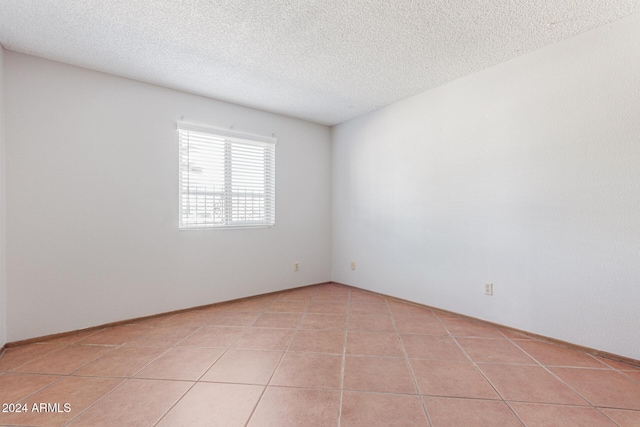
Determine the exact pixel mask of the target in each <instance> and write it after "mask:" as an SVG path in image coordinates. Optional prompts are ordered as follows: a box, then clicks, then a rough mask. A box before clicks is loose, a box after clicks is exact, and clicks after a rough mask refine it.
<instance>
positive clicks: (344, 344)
mask: <svg viewBox="0 0 640 427" xmlns="http://www.w3.org/2000/svg"><path fill="white" fill-rule="evenodd" d="M350 308H351V289H349V290H348V291H347V312H346V314H345V323H344V339H343V341H342V363H341V365H340V400H339V401H338V427H340V425H341V423H342V399H343V397H344V369H345V366H346V362H347V335H348V334H349V313H350Z"/></svg>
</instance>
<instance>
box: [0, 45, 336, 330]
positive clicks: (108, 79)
mask: <svg viewBox="0 0 640 427" xmlns="http://www.w3.org/2000/svg"><path fill="white" fill-rule="evenodd" d="M5 73H6V74H5V79H6V86H5V90H6V104H5V110H6V159H7V164H6V168H7V169H6V198H7V213H6V215H7V255H6V268H7V301H8V304H7V340H8V341H9V342H12V341H16V340H21V339H25V338H30V337H36V336H42V335H46V334H52V333H57V332H63V331H69V330H75V329H79V328H84V327H89V326H93V325H99V324H103V323H106V322H112V321H117V320H122V319H127V318H133V317H138V316H144V315H149V314H154V313H159V312H164V311H168V310H175V309H181V308H186V307H192V306H198V305H203V304H208V303H213V302H217V301H222V300H228V299H233V298H239V297H244V296H248V295H254V294H259V293H264V292H271V291H276V290H280V289H285V288H290V287H296V286H302V285H307V284H312V283H318V282H324V281H328V280H330V278H331V266H330V262H331V260H330V219H331V218H330V215H331V212H330V160H331V158H330V148H331V145H330V130H329V128H327V127H324V126H320V125H316V124H312V123H309V122H304V121H301V120H295V119H290V118H286V117H283V116H279V115H276V114H270V113H265V112H261V111H257V110H253V109H249V108H244V107H240V106H237V105H232V104H228V103H224V102H218V101H214V100H211V99H207V98H202V97H198V96H193V95H189V94H185V93H182V92H178V91H174V90H169V89H165V88H160V87H157V86H153V85H148V84H144V83H140V82H137V81H132V80H127V79H123V78H119V77H115V76H110V75H107V74H102V73H98V72H93V71H89V70H85V69H80V68H75V67H72V66H68V65H63V64H60V63H55V62H51V61H47V60H44V59H39V58H35V57H30V56H25V55H21V54H17V53H13V52H5ZM181 118H183V120H184V121H188V122H192V123H198V124H202V125H208V126H215V127H222V128H229V127H230V126H234V129H236V130H238V131H241V132H247V133H255V134H261V135H267V136H271V135H272V133H275V135H276V137H277V138H278V145H277V149H276V150H277V152H276V175H277V178H276V192H277V195H276V226H275V227H273V228H259V229H249V230H215V231H211V230H209V231H178V217H177V216H178V206H177V203H178V188H177V182H178V157H177V156H178V151H177V144H178V138H177V131H176V121H178V120H180V119H181ZM294 262H299V263H300V271H299V272H297V273H294V271H293V264H294Z"/></svg>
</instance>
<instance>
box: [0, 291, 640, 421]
mask: <svg viewBox="0 0 640 427" xmlns="http://www.w3.org/2000/svg"><path fill="white" fill-rule="evenodd" d="M0 402H3V403H7V404H9V403H19V404H20V405H19V406H20V407H24V406H23V405H25V404H26V407H27V409H28V413H6V412H5V413H0V424H1V425H38V426H40V425H46V426H61V425H70V426H127V425H132V426H147V425H148V426H153V425H159V426H182V425H184V426H198V425H202V426H225V427H228V426H250V427H255V426H277V427H285V426H341V427H351V426H367V427H371V426H402V427H407V426H434V427H440V426H465V427H466V426H501V427H504V426H522V425H526V426H531V427H532V426H562V427H564V426H580V427H588V426H603V427H605V426H640V368H636V367H632V366H627V365H624V364H621V363H616V362H612V361H608V360H605V359H599V358H596V357H593V356H590V355H588V354H585V353H581V352H578V351H574V350H568V349H565V348H561V347H557V346H554V345H551V344H547V343H544V342H541V341H536V340H533V339H530V338H527V337H525V336H522V335H519V334H516V333H513V332H509V331H506V330H500V329H497V328H494V327H492V326H487V325H483V324H480V323H476V322H472V321H469V320H467V319H464V318H461V317H458V316H454V315H451V314H443V313H440V312H437V311H432V310H429V309H426V308H421V307H417V306H414V305H409V304H404V303H400V302H397V301H394V300H392V299H387V298H384V297H381V296H379V295H375V294H372V293H369V292H366V291H362V290H358V289H354V288H349V287H345V286H341V285H336V284H328V285H320V286H314V287H309V288H303V289H299V290H294V291H289V292H281V293H279V294H275V295H269V296H264V297H257V298H254V299H250V300H245V301H240V302H236V303H228V304H224V305H220V306H216V307H212V308H208V309H203V310H192V311H189V312H184V313H180V314H174V315H167V316H163V317H158V318H153V319H148V320H142V321H136V322H132V323H131V324H127V325H121V326H118V327H113V328H106V329H103V330H100V331H93V332H91V333H82V334H78V335H74V336H71V337H65V338H60V339H56V340H51V341H46V342H42V343H36V344H30V345H25V346H22V347H16V348H11V349H8V350H7V351H6V352H5V354H4V355H3V356H2V357H0ZM34 403H35V404H36V407H37V408H40V404H41V403H45V404H47V403H49V404H51V405H50V406H49V407H48V408H47V409H58V410H59V411H60V412H53V413H52V412H33V411H32V409H33V405H34ZM56 403H57V404H58V406H57V407H56V406H55V405H54V404H56ZM65 404H69V407H68V409H70V411H68V412H65V406H64V405H65ZM45 406H46V405H45ZM14 407H15V405H14ZM5 409H8V407H7V408H5Z"/></svg>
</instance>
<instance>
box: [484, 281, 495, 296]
mask: <svg viewBox="0 0 640 427" xmlns="http://www.w3.org/2000/svg"><path fill="white" fill-rule="evenodd" d="M484 294H485V295H493V283H485V284H484Z"/></svg>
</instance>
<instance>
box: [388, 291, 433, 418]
mask: <svg viewBox="0 0 640 427" xmlns="http://www.w3.org/2000/svg"><path fill="white" fill-rule="evenodd" d="M384 301H385V303H386V304H387V310H389V317H390V318H391V323H392V324H393V330H394V331H395V333H396V337H397V338H398V341H400V347H401V348H402V353H403V354H404V361H405V363H406V364H407V366H408V367H409V373H410V374H411V379H413V386H414V387H415V388H416V392H417V393H418V396H417V397H418V399H419V400H420V404H421V406H422V410H423V411H424V414H425V416H426V417H427V422H428V423H429V426H433V421H431V416H430V415H429V411H427V404H426V403H425V401H424V399H423V396H422V394H421V393H420V387H419V386H418V380H417V379H416V376H415V374H414V372H413V366H411V362H410V361H409V355H408V354H407V350H406V348H405V346H404V341H402V335H401V334H400V331H398V326H397V325H396V319H395V316H394V315H393V312H392V311H391V307H390V306H389V301H388V300H387V298H385V299H384Z"/></svg>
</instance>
